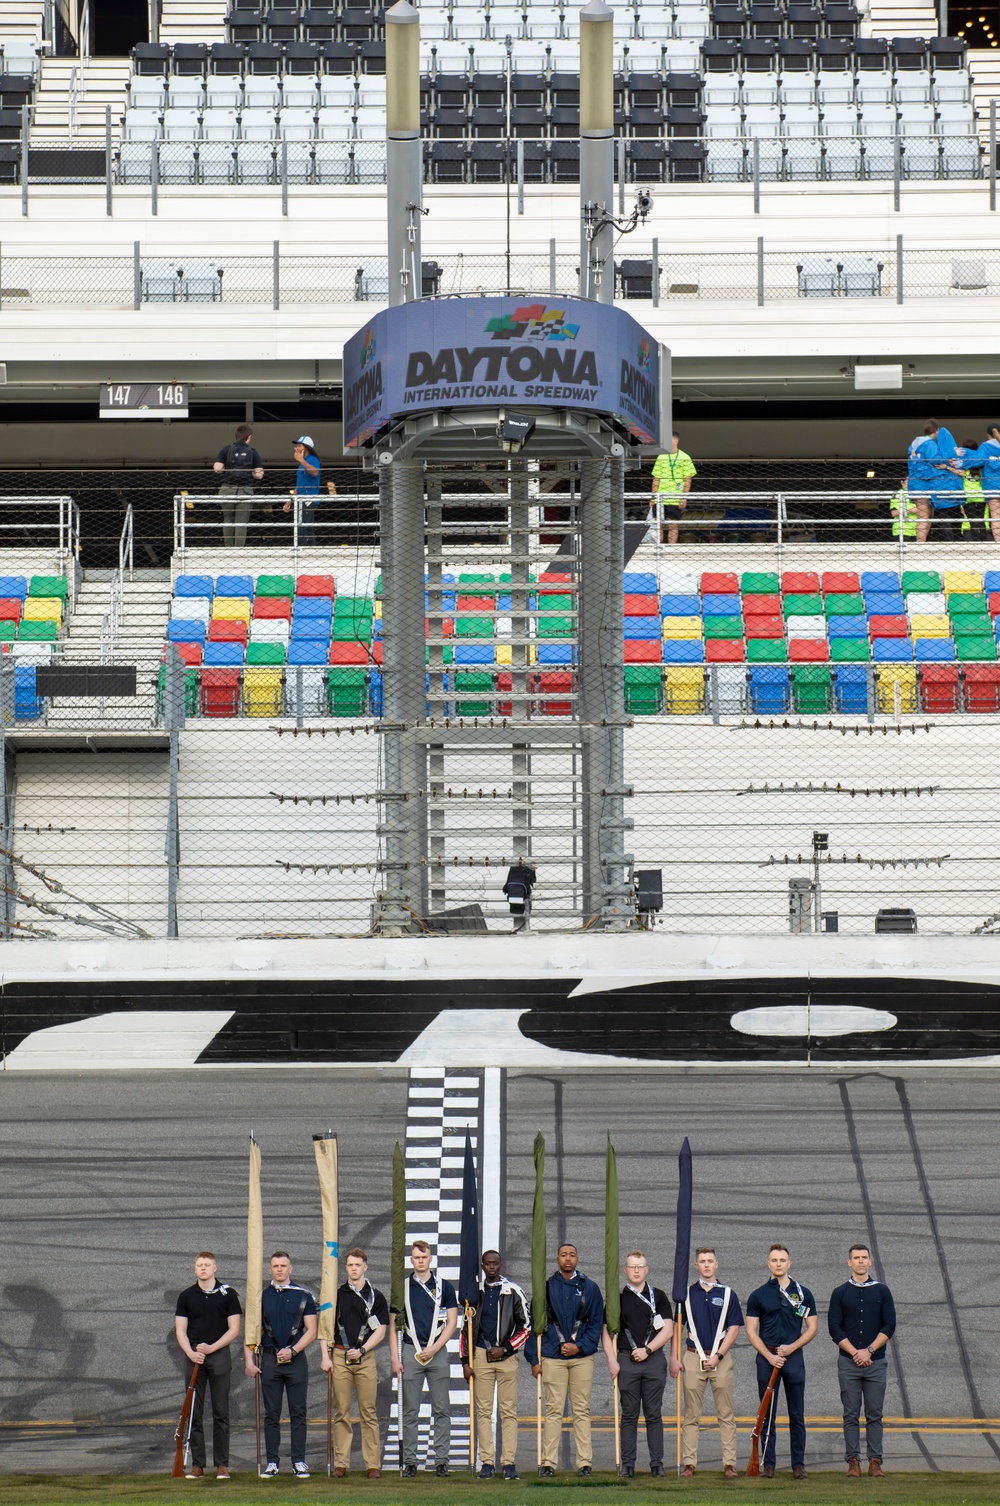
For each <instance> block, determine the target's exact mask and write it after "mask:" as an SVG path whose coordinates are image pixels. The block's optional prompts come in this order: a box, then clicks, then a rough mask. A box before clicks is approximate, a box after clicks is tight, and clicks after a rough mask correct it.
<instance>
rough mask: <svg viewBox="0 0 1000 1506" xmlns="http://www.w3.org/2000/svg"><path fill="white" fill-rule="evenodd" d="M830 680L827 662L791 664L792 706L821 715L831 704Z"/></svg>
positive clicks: (794, 708) (796, 709)
mask: <svg viewBox="0 0 1000 1506" xmlns="http://www.w3.org/2000/svg"><path fill="white" fill-rule="evenodd" d="M832 699H833V693H832V680H831V671H830V666H829V665H828V664H793V665H792V708H793V710H795V711H802V712H807V713H809V714H810V715H821V714H822V713H824V712H827V711H829V710H830V706H831V704H832Z"/></svg>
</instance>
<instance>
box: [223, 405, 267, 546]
mask: <svg viewBox="0 0 1000 1506" xmlns="http://www.w3.org/2000/svg"><path fill="white" fill-rule="evenodd" d="M252 438H253V431H252V430H251V428H250V425H249V424H238V425H237V428H236V433H235V435H234V437H233V442H232V444H227V445H226V447H225V449H222V450H220V451H219V453H218V455H216V457H215V463H214V465H213V466H212V469H213V471H214V472H215V474H216V475H217V476H222V477H223V482H222V485H221V486H220V487H219V496H220V497H222V499H223V501H222V542H223V544H224V545H225V547H226V548H227V549H242V548H243V545H244V544H245V543H246V540H247V523H248V522H249V521H250V508H251V505H252V503H251V498H252V497H253V484H254V482H255V481H263V479H264V463H263V461H262V460H261V458H260V456H259V455H258V454H257V451H256V450H255V449H254V447H253V445H252V444H251V443H250V441H251V439H252Z"/></svg>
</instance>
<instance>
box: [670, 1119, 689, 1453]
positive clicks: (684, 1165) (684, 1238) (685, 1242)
mask: <svg viewBox="0 0 1000 1506" xmlns="http://www.w3.org/2000/svg"><path fill="white" fill-rule="evenodd" d="M692 1187H693V1181H692V1173H691V1142H690V1141H689V1140H688V1137H687V1135H685V1136H684V1143H683V1145H682V1146H681V1149H680V1154H679V1156H678V1157H677V1240H676V1243H675V1245H674V1281H673V1287H672V1288H671V1292H670V1296H671V1298H672V1300H673V1304H674V1311H675V1313H676V1314H677V1321H676V1323H675V1324H674V1331H675V1336H676V1341H677V1349H676V1358H677V1362H678V1364H680V1363H681V1328H682V1327H683V1315H684V1303H685V1302H686V1300H687V1294H688V1270H689V1267H690V1265H691V1217H692V1211H691V1210H692V1196H693V1193H692ZM675 1396H676V1413H677V1473H678V1474H680V1472H681V1376H680V1374H678V1376H677V1383H676V1386H675Z"/></svg>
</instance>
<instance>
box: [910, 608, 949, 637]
mask: <svg viewBox="0 0 1000 1506" xmlns="http://www.w3.org/2000/svg"><path fill="white" fill-rule="evenodd" d="M910 637H911V638H950V637H951V623H950V622H949V620H948V618H947V617H945V616H937V615H936V614H935V615H933V616H928V615H927V614H925V613H920V612H917V613H916V614H915V615H914V616H913V617H911V618H910Z"/></svg>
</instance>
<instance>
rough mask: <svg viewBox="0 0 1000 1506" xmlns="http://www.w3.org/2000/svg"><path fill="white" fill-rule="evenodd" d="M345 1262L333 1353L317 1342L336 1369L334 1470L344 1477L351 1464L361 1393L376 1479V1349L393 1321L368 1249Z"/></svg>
mask: <svg viewBox="0 0 1000 1506" xmlns="http://www.w3.org/2000/svg"><path fill="white" fill-rule="evenodd" d="M344 1264H345V1268H346V1270H347V1280H346V1281H345V1282H344V1284H343V1286H341V1288H340V1290H339V1291H338V1292H337V1309H336V1313H335V1314H334V1329H335V1331H336V1340H335V1342H334V1347H333V1354H332V1356H331V1354H330V1353H329V1351H328V1349H327V1346H326V1345H325V1344H320V1346H319V1347H320V1355H321V1359H320V1364H321V1365H322V1366H323V1369H324V1370H332V1371H333V1399H334V1404H335V1411H334V1416H333V1473H334V1474H335V1475H336V1477H337V1479H338V1480H340V1479H343V1477H344V1475H346V1474H347V1471H348V1470H349V1469H350V1467H351V1444H352V1443H353V1442H354V1424H353V1422H352V1420H351V1406H352V1403H353V1398H354V1397H355V1396H357V1398H358V1419H359V1421H360V1423H361V1457H362V1458H363V1459H364V1461H365V1468H366V1469H367V1471H368V1478H369V1480H377V1479H379V1478H380V1476H381V1472H382V1440H381V1437H380V1435H379V1429H378V1413H377V1412H376V1410H375V1402H376V1399H377V1397H378V1374H377V1372H376V1369H375V1350H376V1348H377V1346H378V1345H379V1344H381V1342H382V1340H383V1339H384V1338H385V1331H386V1329H387V1328H388V1326H389V1304H388V1303H387V1302H386V1300H385V1298H384V1297H383V1295H382V1293H381V1292H380V1291H379V1290H378V1289H377V1288H376V1287H374V1286H372V1284H371V1282H370V1281H369V1280H368V1256H367V1255H366V1254H365V1252H364V1250H362V1249H360V1248H359V1247H355V1248H354V1249H353V1250H348V1252H347V1255H346V1257H345V1260H344Z"/></svg>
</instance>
